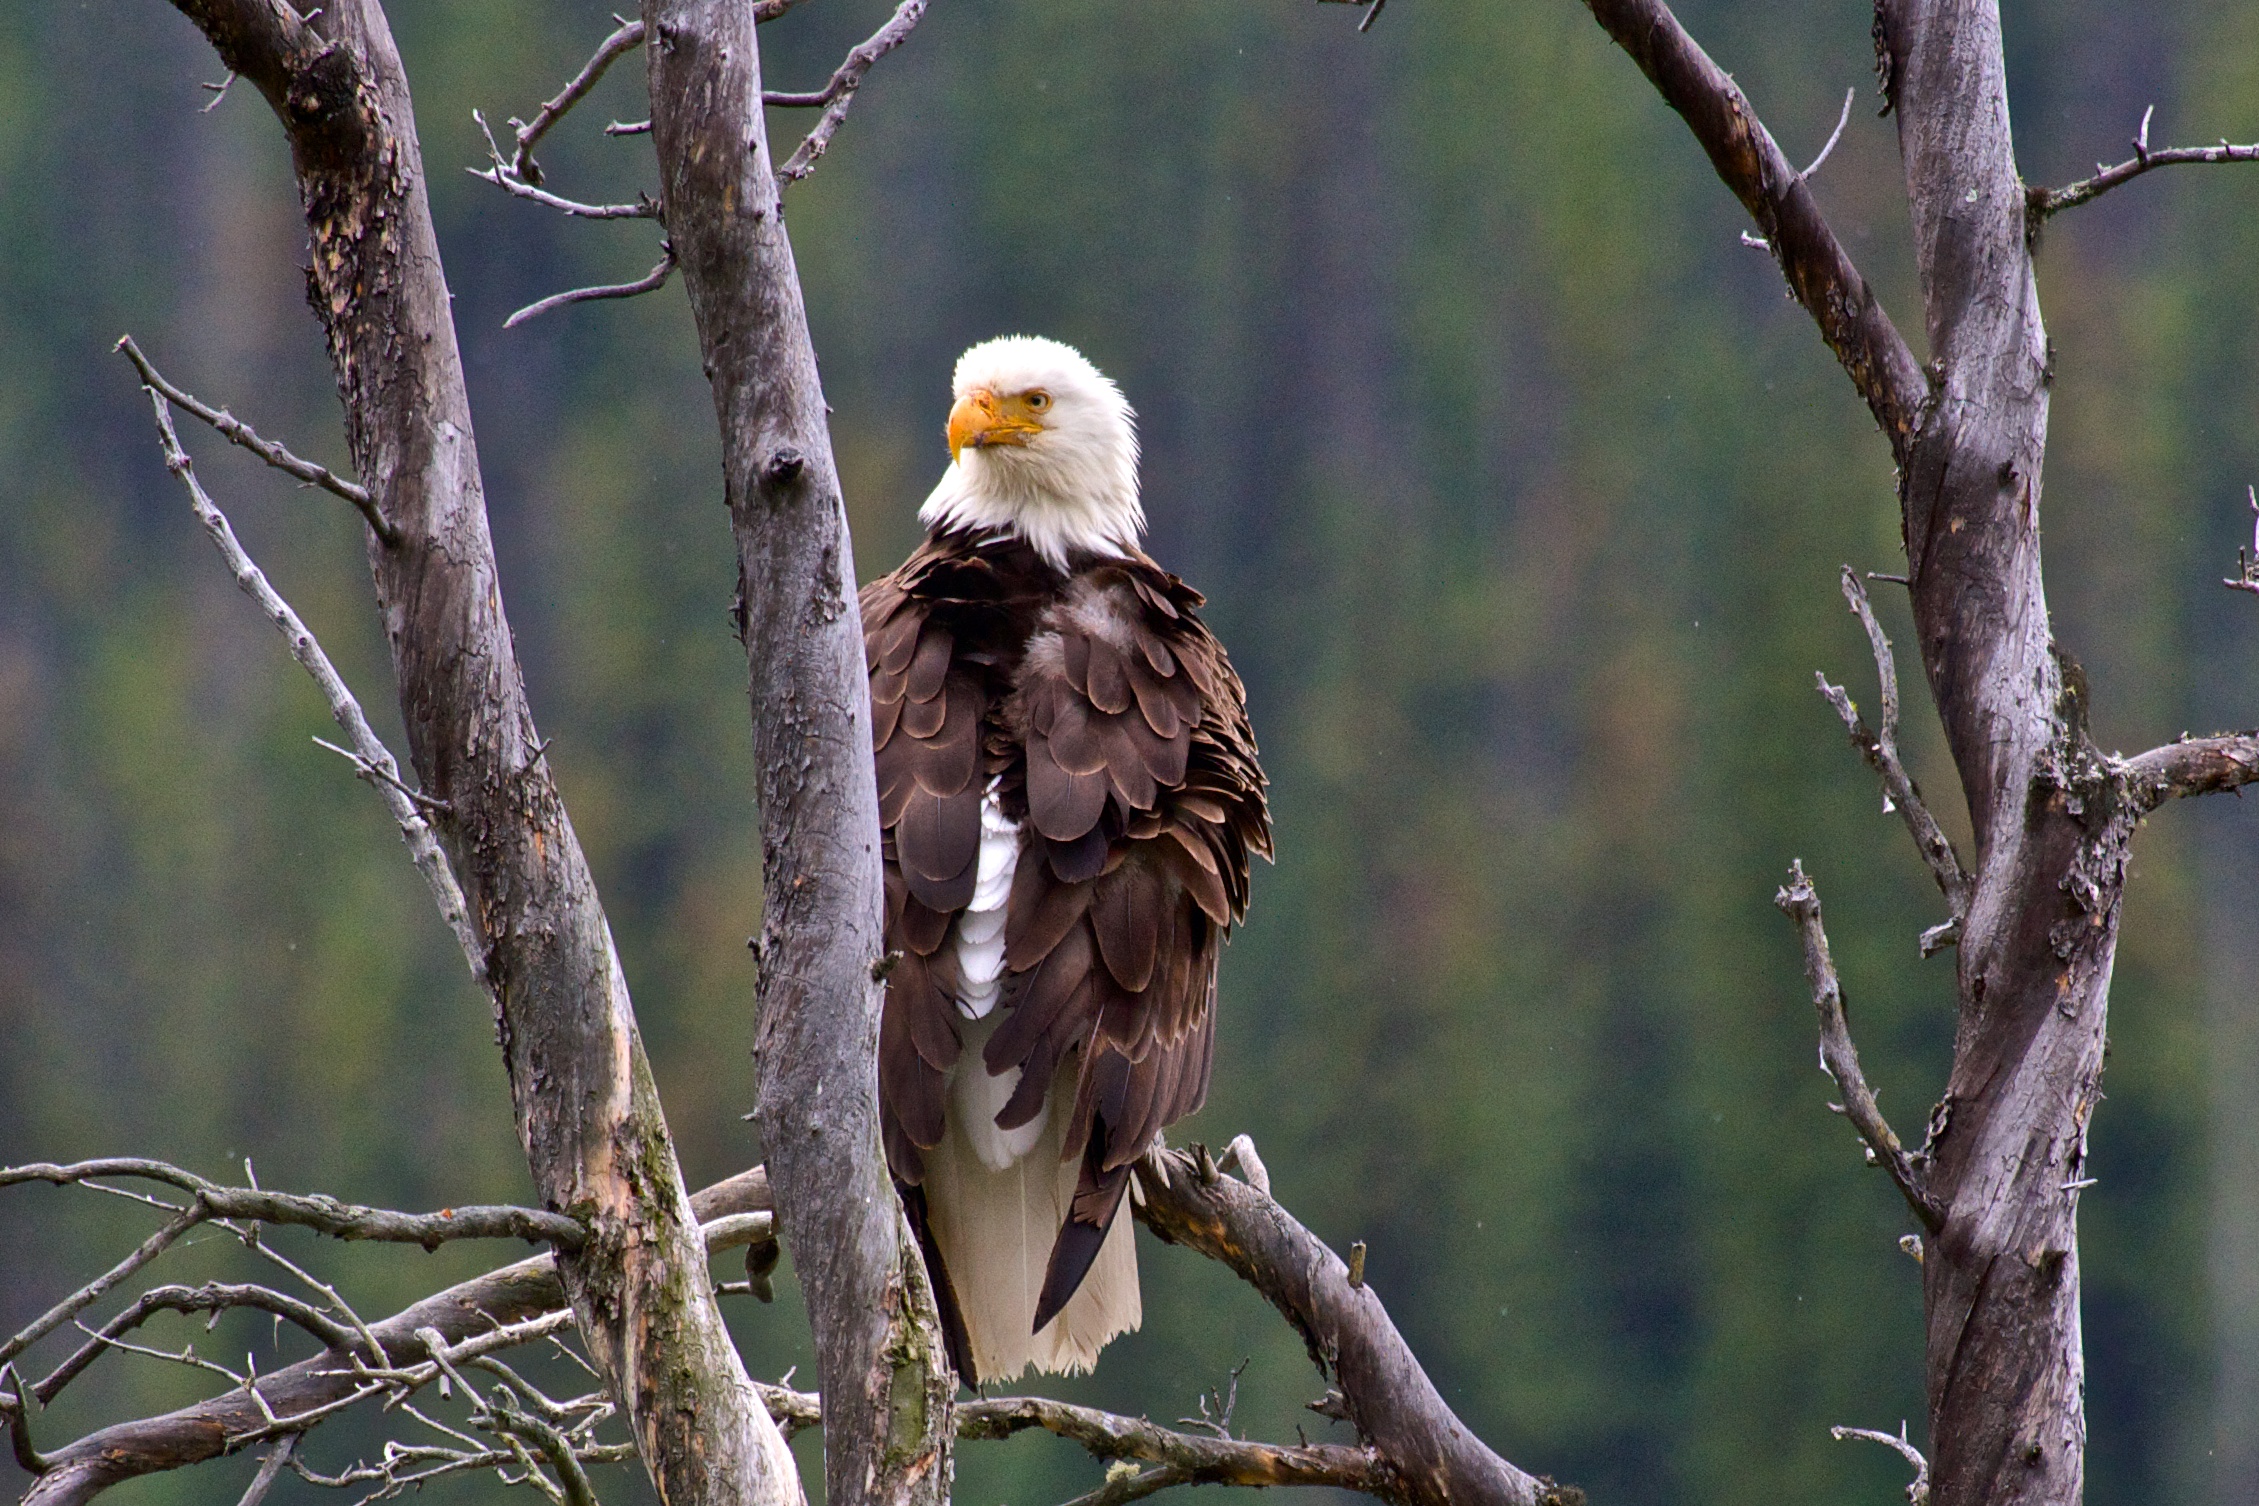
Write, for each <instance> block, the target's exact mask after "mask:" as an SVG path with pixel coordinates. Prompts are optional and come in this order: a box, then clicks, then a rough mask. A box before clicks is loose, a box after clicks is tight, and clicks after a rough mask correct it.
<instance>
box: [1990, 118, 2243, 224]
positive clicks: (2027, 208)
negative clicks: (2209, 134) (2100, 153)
mask: <svg viewBox="0 0 2259 1506" xmlns="http://www.w3.org/2000/svg"><path fill="white" fill-rule="evenodd" d="M2156 111H2157V107H2156V106H2155V105H2151V106H2150V107H2149V108H2148V109H2146V110H2144V111H2142V112H2141V129H2140V131H2138V132H2137V133H2135V136H2134V139H2133V149H2134V154H2133V155H2132V156H2131V157H2128V158H2127V159H2126V160H2125V161H2123V162H2121V163H2119V164H2118V165H2117V166H2116V167H2105V166H2103V165H2102V164H2101V163H2099V162H2097V163H2096V164H2095V165H2094V167H2095V172H2094V176H2093V177H2091V178H2081V179H2080V180H2079V181H2078V182H2076V183H2071V184H2067V185H2065V186H2064V187H2062V188H2036V187H2035V188H2027V189H2025V190H2024V213H2025V217H2026V219H2027V221H2028V222H2029V224H2030V225H2031V228H2032V229H2033V230H2035V231H2036V230H2037V229H2038V228H2039V225H2040V223H2041V222H2042V221H2044V220H2045V219H2046V218H2047V217H2048V216H2049V215H2051V214H2054V213H2056V212H2057V211H2059V210H2064V209H2075V208H2077V207H2078V206H2079V205H2081V204H2084V203H2086V202H2087V201H2088V200H2090V199H2095V198H2099V197H2100V196H2102V195H2103V194H2106V193H2108V192H2109V191H2110V190H2111V189H2113V188H2116V187H2117V186H2118V185H2119V184H2121V183H2130V182H2132V181H2133V180H2134V179H2136V178H2138V177H2140V176H2141V175H2142V174H2143V173H2145V172H2148V171H2149V170H2150V169H2151V168H2157V167H2172V166H2175V165H2177V164H2180V163H2184V162H2259V142H2254V143H2253V144H2251V145H2249V146H2231V145H2229V143H2228V139H2227V138H2226V137H2225V136H2223V137H2221V138H2220V141H2219V144H2218V145H2217V146H2168V147H2159V148H2154V149H2153V148H2152V147H2151V146H2150V145H2149V117H2150V116H2151V115H2153V114H2155V113H2156Z"/></svg>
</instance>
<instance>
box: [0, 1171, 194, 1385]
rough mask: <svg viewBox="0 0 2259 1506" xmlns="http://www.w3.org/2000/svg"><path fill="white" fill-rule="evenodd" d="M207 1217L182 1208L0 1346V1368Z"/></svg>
mask: <svg viewBox="0 0 2259 1506" xmlns="http://www.w3.org/2000/svg"><path fill="white" fill-rule="evenodd" d="M207 1217H209V1215H208V1214H206V1213H205V1212H204V1210H202V1209H201V1208H184V1209H182V1210H181V1211H180V1212H179V1213H177V1214H175V1215H174V1216H173V1218H172V1221H171V1222H169V1223H167V1224H166V1225H165V1226H164V1227H163V1228H162V1229H159V1230H158V1231H157V1232H156V1233H154V1234H152V1235H150V1236H149V1237H148V1238H147V1239H145V1240H143V1241H142V1242H141V1243H140V1245H139V1246H138V1247H136V1248H135V1250H134V1251H133V1253H132V1254H130V1255H128V1256H126V1258H125V1259H123V1260H121V1261H119V1262H118V1263H117V1264H116V1265H114V1266H112V1267H110V1268H109V1269H108V1270H106V1271H104V1272H103V1273H102V1274H101V1275H99V1276H97V1277H95V1278H94V1279H93V1280H92V1281H89V1282H88V1283H86V1285H84V1286H82V1287H80V1288H79V1289H78V1290H77V1291H75V1292H73V1293H71V1294H70V1295H69V1296H68V1297H65V1298H64V1299H63V1300H62V1301H60V1302H58V1303H56V1304H55V1305H54V1306H53V1307H51V1308H49V1309H48V1310H47V1311H46V1312H44V1313H42V1314H41V1315H40V1316H39V1317H37V1318H34V1319H33V1320H32V1321H31V1323H30V1324H29V1325H28V1326H27V1327H25V1328H24V1329H23V1330H22V1331H21V1332H19V1333H17V1334H16V1335H15V1337H13V1338H11V1339H9V1340H8V1342H6V1343H5V1344H0V1365H5V1364H7V1363H8V1362H9V1361H11V1360H13V1359H14V1358H15V1357H16V1356H17V1355H19V1354H22V1353H23V1352H24V1351H25V1350H26V1349H29V1348H30V1347H31V1346H32V1345H34V1344H36V1343H38V1342H39V1341H40V1340H41V1339H43V1338H45V1337H47V1335H49V1334H51V1333H53V1332H54V1331H55V1330H56V1329H58V1328H60V1327H62V1326H63V1325H64V1324H65V1323H68V1322H70V1321H71V1319H73V1318H75V1317H77V1316H78V1315H79V1314H80V1313H82V1312H84V1311H86V1310H87V1308H89V1307H91V1306H93V1305H94V1304H95V1303H96V1302H97V1301H99V1300H101V1297H102V1294H103V1293H104V1292H107V1291H110V1290H111V1289H113V1288H114V1287H116V1286H117V1284H118V1283H119V1282H121V1281H123V1280H125V1279H126V1278H127V1277H128V1276H131V1275H132V1274H133V1273H134V1272H135V1271H138V1270H140V1269H141V1268H142V1267H143V1266H145V1265H147V1264H148V1263H149V1262H150V1261H152V1260H155V1259H156V1258H157V1257H158V1256H159V1255H162V1254H164V1253H165V1251H166V1250H167V1249H168V1248H169V1247H170V1246H171V1245H172V1243H173V1241H174V1240H176V1239H178V1238H180V1237H181V1236H182V1235H183V1234H186V1233H187V1232H188V1231H189V1230H191V1229H193V1228H195V1227H196V1226H197V1225H198V1224H200V1223H203V1222H204V1220H205V1219H206V1218H207Z"/></svg>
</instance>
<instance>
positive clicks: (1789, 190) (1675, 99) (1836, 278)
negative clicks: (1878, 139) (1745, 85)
mask: <svg viewBox="0 0 2259 1506" xmlns="http://www.w3.org/2000/svg"><path fill="white" fill-rule="evenodd" d="M1586 4H1587V5H1588V7H1589V8H1590V9H1591V11H1592V14H1593V17H1594V19H1596V20H1597V21H1599V23H1600V24H1601V26H1602V27H1603V28H1604V29H1605V30H1606V31H1607V33H1608V35H1609V36H1611V37H1613V38H1614V39H1615V41H1616V45H1618V46H1619V47H1621V48H1623V50H1624V51H1625V52H1627V53H1629V54H1631V57H1632V60H1633V61H1634V62H1636V63H1638V64H1639V67H1640V71H1641V72H1642V73H1645V74H1646V75H1647V77H1648V80H1649V81H1650V82H1651V83H1653V84H1654V85H1655V88H1656V91H1657V92H1658V93H1660V94H1661V95H1662V96H1663V98H1664V100H1665V101H1666V102H1667V103H1668V104H1669V105H1670V106H1671V108H1672V109H1674V110H1676V111H1678V112H1679V114H1680V115H1681V116H1683V117H1684V118H1685V120H1686V123H1687V128H1688V129H1689V130H1691V131H1692V132H1693V133H1694V138H1695V140H1696V141H1698V142H1700V143H1701V145H1702V149H1703V150H1704V151H1705V152H1707V153H1708V154H1709V157H1710V165H1711V166H1712V167H1714V168H1716V169H1717V172H1718V176H1719V177H1720V178H1723V179H1724V180H1725V184H1726V186H1727V187H1728V188H1730V189H1732V190H1733V191H1734V196H1735V197H1736V198H1738V199H1740V200H1741V203H1742V207H1743V208H1745V209H1747V210H1748V211H1749V215H1750V218H1752V219H1754V220H1755V221H1756V222H1757V228H1758V231H1759V232H1760V233H1761V234H1762V235H1763V237H1764V240H1765V244H1766V246H1767V247H1768V248H1769V249H1770V250H1771V251H1772V253H1773V259H1774V260H1775V261H1777V262H1778V263H1779V264H1780V268H1781V273H1782V275H1783V276H1785V277H1786V278H1787V279H1788V286H1789V291H1790V292H1792V293H1794V294H1795V295H1796V301H1797V302H1799V303H1801V304H1803V305H1804V308H1805V311H1806V312H1807V313H1809V314H1811V316H1812V318H1813V320H1814V321H1815V322H1816V323H1817V324H1818V325H1819V326H1820V337H1821V338H1822V339H1823V340H1825V341H1826V342H1827V345H1828V349H1830V350H1832V351H1834V352H1835V356H1836V359H1837V360H1838V361H1839V362H1841V363H1842V365H1843V369H1844V371H1845V372H1846V373H1848V374H1849V376H1850V377H1851V380H1852V383H1853V385H1855V386H1856V387H1857V388H1858V389H1859V395H1860V396H1861V397H1863V398H1865V399H1866V402H1867V407H1868V410H1869V411H1870V412H1872V413H1873V414H1874V416H1875V422H1876V423H1877V424H1879V425H1881V427H1882V431H1883V434H1884V435H1885V437H1887V438H1888V439H1889V440H1890V444H1891V449H1892V450H1893V452H1894V453H1895V452H1902V451H1903V450H1904V447H1905V445H1906V442H1907V439H1908V437H1909V436H1910V435H1911V434H1912V433H1913V431H1914V429H1915V426H1916V425H1917V424H1918V423H1919V422H1920V421H1921V413H1922V410H1923V407H1924V405H1925V404H1926V402H1927V398H1928V382H1927V379H1926V378H1925V377H1924V376H1923V374H1922V369H1921V364H1920V363H1919V362H1918V361H1916V360H1915V359H1914V353H1913V351H1912V350H1910V349H1908V348H1907V345H1906V341H1905V339H1904V338H1903V337H1901V336H1900V334H1899V333H1898V329H1897V327H1896V326H1895V325H1893V324H1892V323H1891V322H1890V317H1889V315H1887V314H1885V313H1884V312H1883V309H1882V305H1881V304H1880V303H1879V302H1877V301H1876V299H1875V295H1874V291H1873V290H1872V289H1871V288H1869V287H1868V286H1867V283H1866V279H1865V278H1863V277H1861V276H1860V275H1859V269H1858V268H1857V267H1856V266H1854V265H1853V264H1852V261H1851V257H1850V255H1849V254H1848V253H1847V252H1845V251H1844V249H1843V246H1842V244H1841V243H1840V242H1838V241H1837V240H1836V238H1835V233H1834V232H1833V231H1832V230H1830V229H1829V228H1828V224H1827V220H1826V219H1825V218H1824V217H1823V216H1822V215H1821V213H1820V207H1819V202H1818V201H1817V200H1816V199H1814V198H1813V197H1812V190H1811V187H1810V186H1809V185H1808V184H1807V183H1806V181H1805V177H1806V174H1805V173H1800V172H1798V171H1796V169H1795V168H1794V167H1793V166H1792V165H1791V164H1790V163H1789V161H1788V159H1787V157H1785V156H1784V155H1782V153H1781V149H1780V147H1779V145H1778V144H1776V143H1775V142H1774V140H1773V137H1772V134H1771V133H1770V132H1769V131H1767V130H1766V129H1765V126H1764V123H1763V122H1762V121H1760V120H1759V119H1758V118H1757V112H1756V111H1755V110H1754V109H1752V108H1751V107H1750V104H1749V101H1748V100H1747V99H1746V98H1745V97H1744V96H1743V95H1742V92H1741V88H1740V86H1739V85H1737V84H1736V83H1735V82H1734V81H1733V79H1732V78H1731V77H1729V76H1728V75H1727V74H1726V72H1725V71H1724V70H1723V69H1721V68H1719V67H1718V65H1717V64H1716V63H1714V62H1712V61H1711V60H1710V56H1709V54H1707V53H1705V52H1704V51H1703V50H1702V49H1701V47H1699V46H1697V45H1696V43H1695V41H1694V39H1693V38H1692V37H1690V36H1688V35H1687V33H1686V28H1685V27H1683V26H1681V25H1679V22H1678V18H1677V17H1676V16H1674V15H1672V14H1671V10H1670V7H1669V6H1667V5H1665V4H1663V3H1662V0H1586ZM1821 155H1822V158H1823V159H1824V158H1825V156H1826V154H1825V153H1824V152H1823V153H1822V154H1821ZM1812 166H1813V168H1817V167H1818V166H1819V162H1818V161H1815V162H1814V163H1813V164H1812ZM1809 171H1810V169H1807V172H1809Z"/></svg>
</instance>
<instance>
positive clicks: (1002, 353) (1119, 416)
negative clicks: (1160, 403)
mask: <svg viewBox="0 0 2259 1506" xmlns="http://www.w3.org/2000/svg"><path fill="white" fill-rule="evenodd" d="M953 386H954V391H955V396H956V404H955V406H953V407H952V408H951V409H950V410H949V469H948V470H947V471H945V472H943V473H942V477H941V484H940V485H938V486H936V487H935V488H934V489H933V495H932V496H930V497H928V498H926V504H925V506H924V507H922V508H920V509H918V521H919V522H921V523H923V524H925V525H926V527H927V528H929V529H933V530H937V531H938V530H940V529H943V528H996V529H1004V530H1008V531H1010V532H1013V533H1016V534H1018V535H1019V536H1020V537H1021V538H1023V539H1026V540H1027V541H1028V543H1029V544H1030V545H1032V546H1033V547H1034V549H1035V551H1036V552H1037V553H1038V554H1040V555H1042V556H1043V557H1044V558H1045V559H1047V560H1049V561H1050V562H1051V563H1052V564H1053V565H1056V566H1058V567H1059V568H1061V569H1065V568H1066V563H1067V552H1068V551H1069V550H1070V549H1082V550H1088V551H1090V552H1091V553H1093V554H1114V555H1119V554H1127V553H1129V552H1130V551H1131V550H1134V549H1135V548H1136V547H1137V538H1138V535H1139V534H1140V533H1143V532H1144V531H1145V509H1144V507H1143V506H1142V505H1140V504H1139V502H1138V499H1137V415H1136V414H1135V413H1133V412H1131V411H1130V405H1129V400H1128V399H1126V398H1124V397H1123V396H1122V392H1121V389H1120V388H1118V387H1116V386H1115V385H1114V384H1113V383H1112V382H1110V381H1108V380H1106V378H1105V377H1104V376H1103V375H1102V374H1100V372H1099V370H1098V368H1097V367H1095V366H1093V365H1091V364H1090V362H1089V361H1087V360H1085V359H1084V358H1083V356H1082V353H1081V352H1080V351H1077V350H1075V349H1074V348H1073V347H1071V346H1067V345H1061V344H1060V343H1059V342H1058V341H1056V340H1045V339H1041V338H1038V337H1036V336H1034V335H1005V336H1003V337H1002V338H1000V339H995V340H989V341H985V342H983V343H982V344H979V345H976V346H974V347H973V348H972V349H971V350H968V351H966V352H965V353H964V354H963V355H962V356H960V357H958V359H957V376H956V380H955V382H954V384H953Z"/></svg>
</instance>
